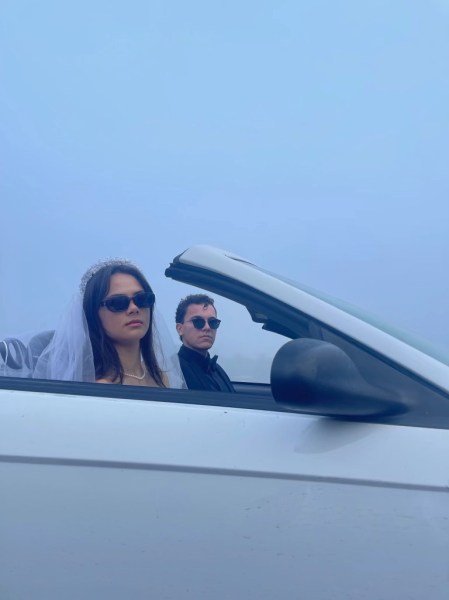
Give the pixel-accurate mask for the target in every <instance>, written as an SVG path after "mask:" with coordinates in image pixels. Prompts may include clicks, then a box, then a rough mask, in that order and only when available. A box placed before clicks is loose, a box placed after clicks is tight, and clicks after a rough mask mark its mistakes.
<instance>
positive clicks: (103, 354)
mask: <svg viewBox="0 0 449 600" xmlns="http://www.w3.org/2000/svg"><path fill="white" fill-rule="evenodd" d="M116 273H123V274H125V275H131V276H132V277H134V278H135V279H137V281H138V282H139V283H140V285H141V286H142V288H143V290H144V291H145V292H152V291H153V290H152V289H151V287H150V284H149V283H148V281H147V280H146V279H145V277H144V276H143V275H142V273H141V272H140V271H139V269H138V268H137V267H135V266H134V265H133V264H131V263H128V262H125V261H123V263H120V262H115V263H114V262H113V263H112V264H106V265H105V266H103V267H101V268H100V269H99V270H96V271H95V272H94V274H93V275H92V276H91V277H89V278H88V279H87V282H86V284H85V287H84V296H83V309H84V314H85V315H86V320H87V325H88V328H89V336H90V341H91V343H92V351H93V355H94V365H95V377H96V379H101V378H102V377H105V376H106V375H110V374H112V375H113V380H114V381H115V379H119V380H120V383H123V378H124V371H123V367H122V364H121V362H120V359H119V355H118V352H117V350H116V348H115V345H114V343H113V341H112V340H111V338H109V337H108V335H107V334H106V332H105V330H104V328H103V325H102V323H101V320H100V315H99V313H98V311H99V309H100V302H102V301H103V300H104V299H105V297H106V296H107V294H108V292H109V286H110V281H111V277H112V275H115V274H116ZM88 274H89V272H88ZM88 274H87V275H88ZM85 277H86V276H85ZM83 280H84V278H83ZM82 285H83V283H82ZM149 310H150V324H149V327H148V331H147V332H146V334H145V335H144V336H143V338H142V339H141V340H140V351H141V353H142V358H143V361H144V363H145V367H146V369H147V371H148V373H149V374H150V375H151V376H152V377H153V379H154V381H155V382H156V383H157V384H158V385H160V386H162V387H165V385H164V382H163V380H162V371H161V369H160V368H159V365H158V364H157V360H156V355H155V353H154V348H153V308H150V309H149Z"/></svg>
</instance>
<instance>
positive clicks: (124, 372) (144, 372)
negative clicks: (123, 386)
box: [123, 365, 147, 381]
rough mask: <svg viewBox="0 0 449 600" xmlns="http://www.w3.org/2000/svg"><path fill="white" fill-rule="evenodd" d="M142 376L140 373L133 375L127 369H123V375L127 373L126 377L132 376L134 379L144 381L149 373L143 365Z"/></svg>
mask: <svg viewBox="0 0 449 600" xmlns="http://www.w3.org/2000/svg"><path fill="white" fill-rule="evenodd" d="M142 371H143V373H142V376H140V375H133V374H132V373H126V371H123V375H126V377H132V378H133V379H137V380H138V381H142V379H145V375H146V374H147V372H146V369H145V367H144V366H143V365H142Z"/></svg>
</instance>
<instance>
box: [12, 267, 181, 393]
mask: <svg viewBox="0 0 449 600" xmlns="http://www.w3.org/2000/svg"><path fill="white" fill-rule="evenodd" d="M21 347H22V348H23V350H22V351H21V353H20V356H19V355H18V353H17V352H15V354H14V358H15V362H16V363H17V362H19V363H20V365H21V366H22V367H23V368H22V372H23V375H22V376H25V377H35V378H39V379H58V380H64V381H91V382H94V381H95V382H97V383H115V384H124V385H140V386H152V387H177V388H181V387H186V385H185V381H184V378H183V375H182V372H181V367H180V365H179V359H178V357H177V353H176V348H175V345H174V342H173V340H172V338H171V336H170V334H169V332H168V329H167V327H166V326H165V323H164V320H163V319H162V318H161V317H160V315H158V314H157V311H156V310H155V296H154V293H153V291H152V289H151V287H150V285H149V283H148V281H147V280H146V278H145V277H144V276H143V274H142V272H141V271H140V270H139V269H138V268H137V267H136V266H135V265H134V264H132V263H131V262H129V261H127V260H122V259H112V260H107V261H103V262H100V263H97V264H95V265H94V266H93V267H91V268H90V269H89V270H88V271H87V272H86V274H85V275H84V276H83V278H82V280H81V284H80V292H79V293H78V294H77V295H76V296H75V297H74V298H73V300H72V302H71V303H70V304H69V306H68V307H67V309H66V311H65V312H64V314H63V315H62V317H61V319H60V321H59V324H58V325H57V327H56V329H55V331H54V332H51V331H50V332H48V331H47V332H43V334H39V335H37V336H35V337H34V338H32V339H31V340H28V341H24V343H23V344H22V346H21ZM9 362H10V363H11V364H12V361H11V360H9ZM18 373H19V371H18V369H17V368H14V369H13V368H12V367H10V368H9V371H8V373H5V374H9V375H16V376H17V375H18ZM0 374H2V373H1V372H0ZM19 376H20V375H19Z"/></svg>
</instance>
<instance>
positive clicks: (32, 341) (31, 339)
mask: <svg viewBox="0 0 449 600" xmlns="http://www.w3.org/2000/svg"><path fill="white" fill-rule="evenodd" d="M152 327H153V340H154V352H155V355H156V359H157V362H158V365H159V367H160V369H161V370H162V371H163V372H164V373H165V375H166V377H167V379H168V382H169V387H170V388H186V387H187V386H186V383H185V380H184V377H183V375H182V371H181V367H180V364H179V359H178V354H177V351H176V346H175V344H174V342H173V340H172V338H171V336H170V333H169V331H168V328H167V326H166V325H165V322H164V319H163V317H162V316H161V315H160V313H159V311H157V310H154V309H153V319H152ZM0 376H6V377H28V378H36V379H52V380H59V381H85V382H95V367H94V358H93V352H92V345H91V342H90V337H89V329H88V326H87V321H86V317H85V314H84V310H83V306H82V295H81V293H78V294H76V295H75V296H74V297H73V298H72V300H71V302H70V303H69V305H68V306H67V308H66V310H65V312H64V313H63V315H62V316H61V318H60V319H59V322H58V324H57V326H56V329H55V330H54V331H45V332H41V333H39V334H37V335H34V336H30V335H25V336H19V337H10V338H5V339H4V340H1V341H0Z"/></svg>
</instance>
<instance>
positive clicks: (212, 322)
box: [187, 317, 221, 329]
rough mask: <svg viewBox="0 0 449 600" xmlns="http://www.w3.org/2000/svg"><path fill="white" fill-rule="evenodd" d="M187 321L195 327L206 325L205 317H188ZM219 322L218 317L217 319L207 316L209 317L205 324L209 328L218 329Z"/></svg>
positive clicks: (201, 327)
mask: <svg viewBox="0 0 449 600" xmlns="http://www.w3.org/2000/svg"><path fill="white" fill-rule="evenodd" d="M187 322H188V323H189V322H190V323H192V325H193V326H194V327H195V329H203V327H204V326H205V325H206V319H204V318H203V317H193V319H189V321H187ZM220 323H221V321H220V319H217V318H216V317H209V319H207V324H208V325H209V327H210V328H211V329H218V328H219V327H220Z"/></svg>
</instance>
